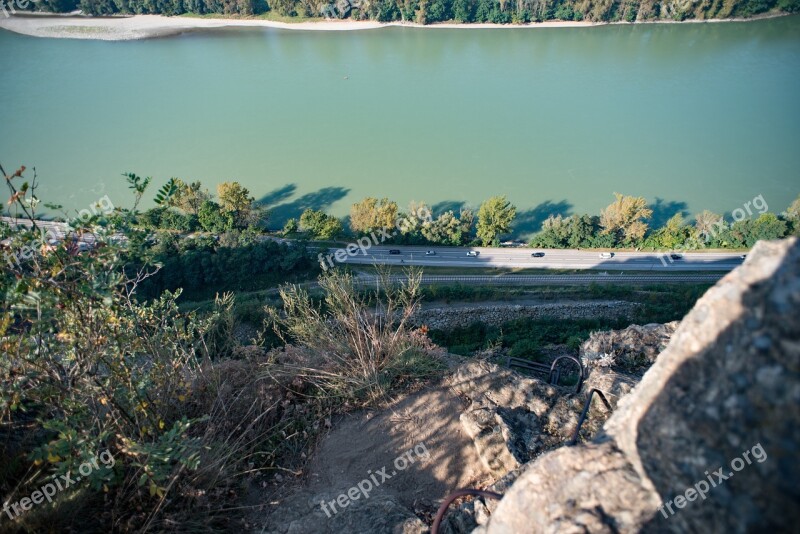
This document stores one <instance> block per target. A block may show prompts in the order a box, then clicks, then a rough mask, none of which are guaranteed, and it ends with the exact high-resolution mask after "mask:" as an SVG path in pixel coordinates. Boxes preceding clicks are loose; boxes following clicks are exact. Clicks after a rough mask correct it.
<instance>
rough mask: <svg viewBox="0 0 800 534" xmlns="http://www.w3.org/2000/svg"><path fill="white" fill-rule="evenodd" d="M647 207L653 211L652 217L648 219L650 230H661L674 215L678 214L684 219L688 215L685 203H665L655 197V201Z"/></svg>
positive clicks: (673, 201) (672, 201) (671, 201)
mask: <svg viewBox="0 0 800 534" xmlns="http://www.w3.org/2000/svg"><path fill="white" fill-rule="evenodd" d="M648 207H649V208H650V209H651V210H653V216H652V217H651V219H650V228H661V227H662V226H664V224H665V223H666V222H667V221H668V220H670V218H672V216H673V215H675V214H676V213H680V214H681V215H683V216H684V217H686V216H687V215H689V212H688V211H687V208H688V206H687V204H686V202H682V201H675V200H670V201H666V200H664V199H663V198H659V197H656V201H655V202H653V203H652V204H650V205H649V206H648Z"/></svg>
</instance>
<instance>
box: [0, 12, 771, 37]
mask: <svg viewBox="0 0 800 534" xmlns="http://www.w3.org/2000/svg"><path fill="white" fill-rule="evenodd" d="M783 15H785V13H776V14H765V15H762V16H758V17H753V18H750V19H741V18H739V19H736V18H732V19H709V20H687V21H684V22H674V21H668V20H667V21H654V22H635V23H630V22H586V21H580V22H577V21H547V22H537V23H530V24H479V23H470V24H460V23H437V24H429V25H422V24H415V23H409V22H386V23H384V22H375V21H356V20H318V21H306V22H280V21H273V20H266V19H259V18H222V17H220V18H217V17H192V16H182V17H166V16H163V15H134V16H120V17H84V16H80V15H53V16H50V15H13V16H10V17H0V29H5V30H9V31H12V32H15V33H20V34H23V35H30V36H34V37H46V38H56V39H95V40H102V41H130V40H139V39H152V38H156V37H169V36H174V35H180V34H183V33H187V32H192V31H205V30H218V29H224V28H277V29H282V30H303V31H354V30H373V29H378V28H385V27H393V26H400V27H410V28H430V29H514V28H533V29H535V28H575V27H591V26H607V25H610V24H627V25H631V24H686V23H713V22H744V21H751V20H757V19H764V18H772V17H779V16H783Z"/></svg>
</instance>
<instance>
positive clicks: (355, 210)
mask: <svg viewBox="0 0 800 534" xmlns="http://www.w3.org/2000/svg"><path fill="white" fill-rule="evenodd" d="M398 212H399V210H398V208H397V203H396V202H394V201H391V200H389V199H388V198H382V199H380V200H378V199H376V198H373V197H367V198H365V199H364V200H362V201H361V202H357V203H355V204H353V206H352V207H351V208H350V228H352V230H353V231H354V232H357V233H369V232H372V231H374V230H381V229H385V230H389V229H392V228H394V227H395V225H396V224H397V214H398Z"/></svg>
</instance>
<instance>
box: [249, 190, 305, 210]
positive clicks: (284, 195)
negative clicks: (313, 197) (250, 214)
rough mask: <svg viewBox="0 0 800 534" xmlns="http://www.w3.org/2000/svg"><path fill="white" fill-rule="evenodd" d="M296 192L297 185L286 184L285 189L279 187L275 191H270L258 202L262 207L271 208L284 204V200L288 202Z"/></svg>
mask: <svg viewBox="0 0 800 534" xmlns="http://www.w3.org/2000/svg"><path fill="white" fill-rule="evenodd" d="M295 191H297V184H286V185H284V186H283V187H279V188H278V189H276V190H274V191H270V192H269V193H267V194H266V195H264V196H263V197H261V200H259V201H258V203H259V204H261V205H262V206H264V207H266V208H269V207H272V206H274V205H275V204H278V203H280V202H283V201H284V200H288V199H290V198H291V197H292V195H294V193H295Z"/></svg>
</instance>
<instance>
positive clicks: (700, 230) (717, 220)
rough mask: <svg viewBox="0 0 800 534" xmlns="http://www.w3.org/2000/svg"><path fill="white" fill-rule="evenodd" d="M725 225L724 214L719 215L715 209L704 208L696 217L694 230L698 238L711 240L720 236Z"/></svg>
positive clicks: (706, 240)
mask: <svg viewBox="0 0 800 534" xmlns="http://www.w3.org/2000/svg"><path fill="white" fill-rule="evenodd" d="M723 227H724V219H723V217H722V215H717V214H716V213H714V212H713V211H708V210H704V211H702V212H701V213H698V214H697V215H695V217H694V231H695V237H696V238H697V240H702V241H705V242H709V241H711V239H712V238H715V237H717V236H718V234H719V233H720V232H721V231H722V229H723Z"/></svg>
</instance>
